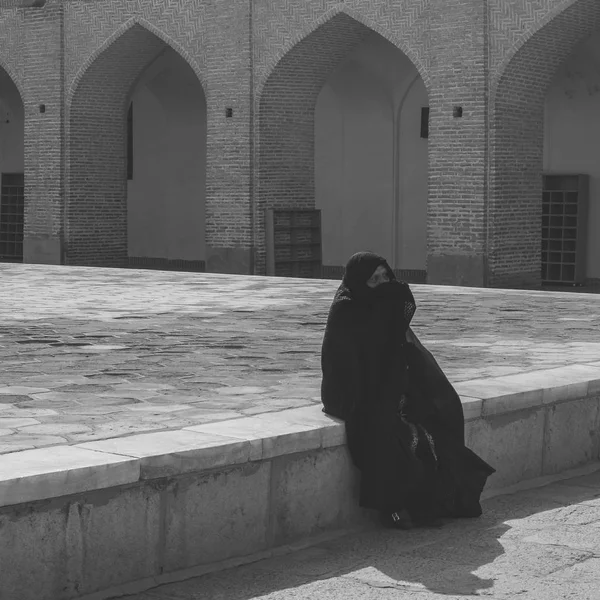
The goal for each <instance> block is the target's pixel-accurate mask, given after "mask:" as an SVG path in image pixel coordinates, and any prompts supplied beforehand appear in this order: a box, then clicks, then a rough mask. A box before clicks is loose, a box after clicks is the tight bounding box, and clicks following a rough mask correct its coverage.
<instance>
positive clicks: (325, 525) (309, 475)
mask: <svg viewBox="0 0 600 600" xmlns="http://www.w3.org/2000/svg"><path fill="white" fill-rule="evenodd" d="M357 484H358V477H357V472H356V470H355V468H354V466H353V465H352V460H351V458H350V455H349V453H348V450H347V448H345V447H343V446H337V447H335V448H328V449H324V450H322V451H319V452H310V453H306V454H301V455H293V456H283V457H279V458H277V459H275V460H274V461H273V466H272V475H271V503H270V518H271V523H272V525H271V535H272V543H273V544H274V545H276V546H279V545H282V544H287V543H291V542H293V541H297V540H300V539H302V538H306V537H308V536H311V535H315V534H316V533H323V532H324V531H326V530H331V529H333V528H343V527H345V526H348V525H351V524H356V521H357V519H358V518H359V517H360V514H361V511H360V509H359V506H358V485H357Z"/></svg>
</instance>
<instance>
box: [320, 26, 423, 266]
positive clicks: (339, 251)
mask: <svg viewBox="0 0 600 600" xmlns="http://www.w3.org/2000/svg"><path fill="white" fill-rule="evenodd" d="M425 106H428V98H427V90H426V88H425V85H424V83H423V81H422V79H421V78H420V76H419V75H418V72H417V70H416V68H415V66H414V65H413V64H412V62H411V61H410V60H409V59H408V57H407V56H406V55H405V54H403V53H402V52H401V51H400V50H399V49H398V48H396V47H395V46H394V45H393V44H391V43H390V42H388V41H387V40H385V39H384V38H382V37H381V36H379V35H377V34H371V35H369V36H368V37H367V39H366V40H365V41H364V42H363V43H361V44H360V45H359V46H358V48H357V49H356V50H354V51H353V52H352V53H351V55H350V56H349V57H348V59H347V60H345V61H344V62H343V63H342V64H341V65H340V67H339V68H338V69H337V70H336V71H335V72H334V73H333V74H332V75H331V76H330V78H329V79H328V81H327V82H326V84H325V85H324V87H323V89H322V90H321V93H320V94H319V97H318V100H317V108H316V115H315V186H316V206H317V208H320V209H321V210H322V226H323V264H324V265H326V266H341V265H344V264H345V263H346V261H347V260H348V257H349V256H350V255H351V254H353V253H354V252H357V251H359V250H373V251H375V252H377V253H380V254H382V255H383V256H385V257H387V258H388V260H389V262H390V264H391V266H392V268H399V269H425V267H426V258H427V175H428V154H427V152H428V148H427V139H424V138H421V137H420V126H421V107H425Z"/></svg>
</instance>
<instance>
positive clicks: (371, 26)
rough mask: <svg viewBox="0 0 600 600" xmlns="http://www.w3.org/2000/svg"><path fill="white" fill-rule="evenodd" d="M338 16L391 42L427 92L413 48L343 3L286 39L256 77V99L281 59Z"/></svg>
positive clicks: (425, 71)
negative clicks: (408, 62) (348, 19)
mask: <svg viewBox="0 0 600 600" xmlns="http://www.w3.org/2000/svg"><path fill="white" fill-rule="evenodd" d="M420 9H421V10H423V6H420ZM338 15H346V16H348V17H350V18H351V19H352V20H353V21H356V22H357V23H360V24H361V25H364V27H365V28H367V29H368V30H370V31H374V32H375V33H378V34H379V35H380V36H381V37H383V38H384V39H386V40H388V41H389V42H391V43H392V44H393V45H394V46H396V47H397V48H398V49H400V50H401V51H402V52H403V53H404V54H405V55H406V56H408V58H409V59H410V60H411V62H412V63H413V64H414V65H415V67H416V69H417V71H418V72H419V75H420V76H421V78H422V79H423V82H424V83H425V86H426V88H427V90H428V91H429V88H430V83H431V82H430V76H429V70H428V68H427V65H426V63H425V60H424V58H423V57H421V56H419V54H418V53H417V52H416V51H415V49H414V47H413V46H412V45H411V44H410V43H407V42H406V40H405V39H403V38H402V37H400V36H398V35H396V34H394V33H393V32H391V31H390V30H389V28H387V27H385V26H383V25H382V24H381V23H378V22H376V21H374V20H373V19H370V18H369V17H367V16H366V15H364V14H363V13H362V12H361V11H359V10H357V9H355V8H352V7H350V6H348V5H347V4H346V3H344V2H340V3H338V4H336V5H335V6H333V7H332V8H330V9H329V10H327V11H325V12H324V13H323V14H322V15H321V16H320V17H319V18H317V19H315V20H314V21H310V22H308V23H307V24H306V25H305V26H304V27H303V28H302V29H300V30H299V31H298V32H297V33H296V34H295V35H294V36H290V37H288V38H286V40H285V42H284V43H283V44H282V45H281V47H280V49H279V51H278V52H277V53H276V54H275V55H274V56H273V57H272V58H271V60H270V61H269V62H268V63H267V65H266V67H265V69H264V70H263V72H262V74H261V75H260V76H259V77H258V80H257V82H256V97H257V99H258V98H260V96H261V94H262V91H263V88H264V86H265V84H266V82H267V80H268V79H269V77H270V76H271V75H272V73H273V71H274V70H275V68H276V67H277V65H278V63H279V62H280V61H281V59H282V58H283V57H284V56H286V55H287V54H288V53H289V52H290V51H291V50H292V49H293V48H295V47H296V46H297V45H298V44H300V43H301V42H302V41H303V40H305V39H306V38H308V37H309V36H310V35H311V34H312V33H314V32H315V31H317V30H318V29H319V28H320V27H322V26H323V25H325V24H326V23H328V22H329V21H331V20H332V19H334V18H335V17H337V16H338ZM418 16H419V15H418V14H417V15H416V16H415V17H414V21H416V20H417V18H418Z"/></svg>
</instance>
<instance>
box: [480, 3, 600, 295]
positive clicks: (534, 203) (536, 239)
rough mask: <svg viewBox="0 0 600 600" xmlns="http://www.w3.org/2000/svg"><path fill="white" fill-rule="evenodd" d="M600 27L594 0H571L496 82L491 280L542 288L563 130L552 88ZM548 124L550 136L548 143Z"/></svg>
mask: <svg viewBox="0 0 600 600" xmlns="http://www.w3.org/2000/svg"><path fill="white" fill-rule="evenodd" d="M598 29H600V4H599V3H598V2H597V1H596V0H571V1H569V2H565V3H564V5H563V6H562V7H561V8H560V9H556V10H555V11H554V12H553V13H550V14H549V15H548V17H547V18H546V19H545V20H544V21H543V22H541V23H539V24H538V26H537V30H536V31H534V32H533V33H532V34H531V35H528V36H526V39H525V41H523V42H522V43H521V44H520V45H519V46H517V47H516V48H514V49H513V51H512V52H511V54H510V56H509V58H508V59H507V61H506V62H505V64H503V65H502V67H501V69H500V72H499V75H498V77H497V78H496V79H495V80H494V81H493V82H492V83H493V85H492V131H491V140H490V142H491V148H492V152H491V164H490V196H489V205H488V270H489V272H488V282H489V284H490V285H493V286H507V287H508V286H510V287H512V286H519V287H539V285H540V283H541V281H542V257H543V255H542V249H543V248H542V223H543V221H542V198H543V181H544V180H543V174H544V169H545V167H546V166H547V167H548V168H552V169H553V168H554V167H553V165H554V166H558V165H559V162H557V158H556V157H557V152H559V151H558V150H557V149H556V148H557V146H556V142H552V141H551V137H552V136H555V135H556V133H557V131H558V129H556V127H555V125H556V119H555V117H556V102H557V99H556V90H554V91H553V90H552V89H550V86H551V83H552V81H553V80H554V79H555V77H557V74H559V75H558V77H559V80H558V81H559V82H558V83H557V85H558V88H560V86H561V84H560V72H559V69H561V66H562V65H564V63H565V61H566V60H567V59H568V58H569V56H570V55H571V54H572V53H573V52H574V51H575V50H576V48H577V46H578V45H579V44H581V43H582V42H585V40H586V39H588V38H589V37H590V36H591V35H592V34H593V33H594V31H596V30H598ZM575 60H577V59H575ZM549 90H550V91H549ZM548 102H549V105H548V104H547V103H548ZM547 106H549V109H550V113H549V117H548V116H547V115H548V112H547V108H546V107H547ZM561 110H562V109H561ZM564 114H565V113H564V112H563V116H564ZM552 115H554V117H553V116H552ZM548 119H549V120H548ZM545 124H546V127H545ZM588 126H589V124H588ZM545 129H546V131H547V133H548V135H549V136H551V137H550V138H548V140H547V141H546V142H545V140H544V133H545ZM561 135H562V134H561ZM562 147H563V148H564V144H563V145H562ZM545 148H546V151H545ZM545 155H546V156H545ZM560 166H561V167H562V166H565V167H566V166H567V165H566V163H564V162H562V164H561V165H560ZM571 166H573V165H571ZM584 166H585V165H584V164H583V163H581V167H582V168H583V167H584ZM561 248H562V246H561ZM546 250H547V249H546V248H544V252H546Z"/></svg>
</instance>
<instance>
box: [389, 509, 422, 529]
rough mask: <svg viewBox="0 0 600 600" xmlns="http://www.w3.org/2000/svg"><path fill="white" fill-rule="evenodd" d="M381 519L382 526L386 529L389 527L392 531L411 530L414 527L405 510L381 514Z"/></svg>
mask: <svg viewBox="0 0 600 600" xmlns="http://www.w3.org/2000/svg"><path fill="white" fill-rule="evenodd" d="M381 517H382V520H383V523H384V525H385V526H386V527H391V528H392V529H412V528H413V527H414V526H415V524H414V523H413V520H412V519H411V518H410V515H409V514H408V511H406V510H400V511H397V512H393V513H382V515H381Z"/></svg>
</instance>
